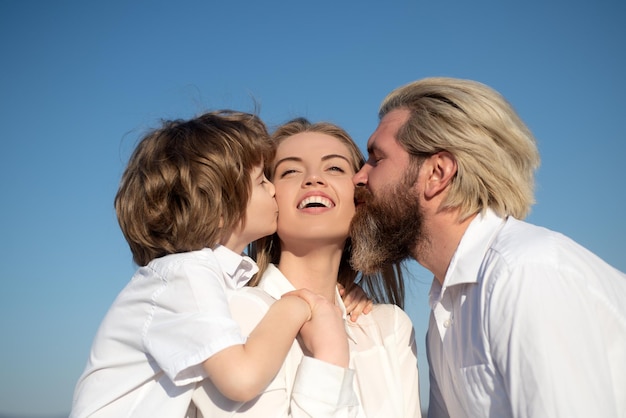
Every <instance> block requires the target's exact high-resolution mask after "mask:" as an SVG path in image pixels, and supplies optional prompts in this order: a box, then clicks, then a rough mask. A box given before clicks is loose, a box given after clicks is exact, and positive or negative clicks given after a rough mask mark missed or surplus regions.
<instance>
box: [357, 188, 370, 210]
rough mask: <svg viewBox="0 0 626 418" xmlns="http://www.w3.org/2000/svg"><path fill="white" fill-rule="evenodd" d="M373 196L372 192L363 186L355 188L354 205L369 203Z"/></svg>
mask: <svg viewBox="0 0 626 418" xmlns="http://www.w3.org/2000/svg"><path fill="white" fill-rule="evenodd" d="M371 198H372V193H371V192H370V191H369V190H367V189H366V188H365V187H363V186H359V187H356V188H355V189H354V206H360V205H362V204H365V203H367V202H368V201H369V200H370V199H371Z"/></svg>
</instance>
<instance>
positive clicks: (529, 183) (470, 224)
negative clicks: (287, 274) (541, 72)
mask: <svg viewBox="0 0 626 418" xmlns="http://www.w3.org/2000/svg"><path fill="white" fill-rule="evenodd" d="M379 117H380V123H379V125H378V128H377V129H376V131H375V132H374V133H373V134H372V136H371V137H370V139H369V141H368V145H367V147H368V153H369V159H368V161H367V163H366V164H365V166H364V167H363V168H362V169H361V171H359V172H358V173H357V174H356V175H355V176H354V183H355V184H356V185H357V186H364V187H357V189H365V190H366V192H365V193H363V194H364V196H362V197H359V203H360V205H359V207H358V208H357V214H356V216H355V218H354V220H353V223H352V227H351V228H352V230H351V234H352V237H353V260H352V262H353V265H354V267H355V268H356V269H358V270H362V271H364V272H366V273H367V272H372V271H376V270H378V269H380V268H382V267H383V266H384V265H385V264H387V263H390V262H397V261H399V260H403V259H406V258H408V257H413V258H414V259H416V260H417V261H418V262H419V263H420V264H421V265H423V266H424V267H426V268H427V269H429V270H430V271H431V272H432V273H433V274H434V280H433V284H432V288H431V293H430V306H431V316H430V323H429V328H428V335H427V340H426V342H427V352H428V361H429V366H430V406H429V417H454V418H457V417H590V416H602V417H618V416H620V417H624V416H626V275H624V274H623V273H622V272H619V271H617V270H616V269H614V268H613V267H611V266H609V265H608V264H606V263H605V262H604V261H602V260H601V259H599V258H598V257H597V256H595V255H594V254H592V253H591V252H590V251H588V250H586V249H585V248H583V247H581V246H580V245H578V244H576V243H575V242H573V241H572V240H570V239H568V238H567V237H565V236H563V235H561V234H558V233H556V232H553V231H550V230H547V229H545V228H541V227H537V226H534V225H531V224H528V223H525V222H522V221H521V219H523V218H524V217H525V216H526V215H527V214H528V212H529V210H530V206H531V205H532V203H533V200H534V198H533V188H534V172H535V170H536V169H537V167H538V166H539V154H538V151H537V147H536V143H535V140H534V138H533V136H532V134H531V133H530V131H529V130H528V128H527V127H526V126H525V125H524V123H523V122H522V121H521V120H520V118H519V117H518V116H517V114H516V113H515V111H514V110H513V109H512V108H511V106H510V105H509V104H508V103H507V102H506V100H505V99H504V98H502V97H501V96H500V95H499V94H498V93H497V92H495V91H494V90H492V89H491V88H489V87H487V86H485V85H482V84H480V83H477V82H473V81H467V80H458V79H450V78H429V79H424V80H421V81H417V82H414V83H411V84H408V85H406V86H403V87H400V88H398V89H396V90H395V91H393V92H392V93H391V94H389V96H387V97H386V98H385V100H384V101H383V103H382V105H381V108H380V112H379Z"/></svg>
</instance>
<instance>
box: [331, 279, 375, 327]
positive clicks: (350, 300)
mask: <svg viewBox="0 0 626 418" xmlns="http://www.w3.org/2000/svg"><path fill="white" fill-rule="evenodd" d="M337 286H338V289H339V294H340V295H341V298H342V299H343V304H344V305H345V306H346V313H347V314H348V316H349V318H350V320H351V321H352V322H356V320H357V318H358V317H359V315H361V314H365V315H367V314H368V313H370V312H371V311H372V308H373V307H374V302H372V301H371V300H370V299H368V298H367V295H366V294H365V292H364V291H363V289H361V287H359V286H358V285H355V286H354V287H352V289H351V290H350V293H348V294H347V295H346V289H345V288H344V287H343V286H342V285H340V284H337Z"/></svg>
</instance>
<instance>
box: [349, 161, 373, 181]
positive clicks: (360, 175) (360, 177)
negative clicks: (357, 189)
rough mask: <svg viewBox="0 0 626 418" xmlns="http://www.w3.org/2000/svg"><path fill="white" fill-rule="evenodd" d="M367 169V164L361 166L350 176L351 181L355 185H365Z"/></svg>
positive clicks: (368, 168)
mask: <svg viewBox="0 0 626 418" xmlns="http://www.w3.org/2000/svg"><path fill="white" fill-rule="evenodd" d="M369 170H370V166H369V165H368V164H365V165H364V166H363V167H361V169H360V170H359V171H357V173H356V174H355V175H354V176H353V177H352V183H354V185H355V186H366V185H367V175H368V173H369Z"/></svg>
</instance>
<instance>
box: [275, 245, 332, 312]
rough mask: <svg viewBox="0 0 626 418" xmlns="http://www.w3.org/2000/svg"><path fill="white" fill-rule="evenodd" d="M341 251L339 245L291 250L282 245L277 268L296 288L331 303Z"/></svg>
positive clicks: (287, 246)
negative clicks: (321, 297) (318, 295)
mask: <svg viewBox="0 0 626 418" xmlns="http://www.w3.org/2000/svg"><path fill="white" fill-rule="evenodd" d="M342 252H343V246H341V247H339V246H334V245H330V246H329V245H326V246H324V245H322V246H311V247H310V248H308V249H305V248H302V247H299V248H298V249H297V250H292V249H290V248H289V245H284V243H283V244H282V251H281V256H280V263H278V269H279V270H280V271H281V273H283V274H284V275H285V277H286V278H287V279H288V280H289V281H290V282H291V284H293V286H294V287H295V288H296V289H301V288H306V289H309V290H311V291H312V292H315V293H318V294H320V295H322V296H324V297H326V298H327V299H328V300H330V301H333V302H334V300H335V289H336V287H337V274H338V272H339V263H340V261H341V254H342Z"/></svg>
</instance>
